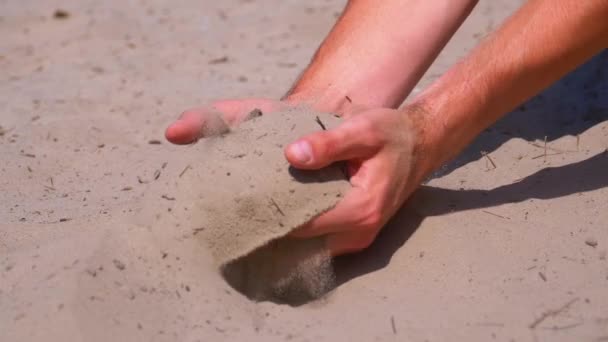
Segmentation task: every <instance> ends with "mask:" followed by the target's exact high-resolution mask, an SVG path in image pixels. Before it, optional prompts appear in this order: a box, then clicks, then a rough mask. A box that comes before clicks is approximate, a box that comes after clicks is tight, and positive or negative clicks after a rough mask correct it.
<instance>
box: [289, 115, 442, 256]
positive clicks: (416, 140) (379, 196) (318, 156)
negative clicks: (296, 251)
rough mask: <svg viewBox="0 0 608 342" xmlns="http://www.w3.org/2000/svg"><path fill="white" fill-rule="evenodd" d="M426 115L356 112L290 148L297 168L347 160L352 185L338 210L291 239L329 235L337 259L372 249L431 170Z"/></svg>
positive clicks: (314, 167) (300, 229) (301, 230)
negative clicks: (426, 148)
mask: <svg viewBox="0 0 608 342" xmlns="http://www.w3.org/2000/svg"><path fill="white" fill-rule="evenodd" d="M423 114H424V113H422V109H420V108H418V107H409V108H406V109H403V110H393V109H385V108H380V109H359V110H354V111H351V112H350V113H345V114H344V116H345V117H346V118H347V119H346V120H345V121H344V122H343V123H342V124H341V125H340V126H338V127H337V128H335V129H333V130H328V131H323V132H318V133H313V134H311V135H308V136H305V137H303V138H301V139H300V140H298V141H296V142H294V143H292V144H290V145H288V146H287V147H286V149H285V156H286V157H287V160H288V161H289V162H290V163H291V164H292V165H293V166H294V167H296V168H300V169H318V168H322V167H325V166H327V165H330V164H332V163H334V162H337V161H348V170H349V173H350V177H351V178H350V182H351V184H352V186H353V187H352V189H351V190H350V191H349V192H348V193H347V194H346V196H345V197H344V198H343V199H342V201H340V202H339V203H338V204H337V205H336V207H334V208H333V209H331V210H329V211H328V212H326V213H324V214H322V215H320V216H319V217H317V218H315V219H313V220H312V221H311V222H309V223H307V224H305V225H304V226H302V227H300V228H299V229H298V230H296V231H294V232H293V233H292V236H295V237H301V238H308V237H312V236H320V235H327V242H328V247H329V249H330V250H331V252H332V254H333V255H339V254H345V253H352V252H356V251H359V250H362V249H364V248H366V247H368V246H369V245H370V244H371V243H372V242H373V241H374V239H375V237H376V235H377V234H378V232H379V231H380V229H381V228H382V226H383V225H384V224H386V223H387V221H388V220H389V219H390V217H391V216H393V215H394V214H395V212H396V211H397V210H398V209H399V208H400V207H401V206H402V205H403V203H404V202H405V200H406V199H407V198H408V197H409V196H410V194H411V193H412V192H413V191H414V190H415V189H416V188H417V187H418V185H419V184H420V183H421V182H422V181H423V180H424V178H425V177H426V175H427V174H428V171H430V170H428V169H427V168H425V167H423V164H424V163H419V162H420V161H421V160H422V159H421V158H420V153H421V152H422V150H423V148H422V145H423V142H424V139H423V134H424V130H423V129H422V124H421V122H422V120H421V119H420V118H422V117H423ZM425 152H426V151H425Z"/></svg>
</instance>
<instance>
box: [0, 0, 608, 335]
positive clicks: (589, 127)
mask: <svg viewBox="0 0 608 342" xmlns="http://www.w3.org/2000/svg"><path fill="white" fill-rule="evenodd" d="M519 3H521V1H510V0H509V1H506V0H500V1H485V2H484V1H481V2H480V3H479V5H478V7H477V8H476V9H475V11H474V13H473V15H472V17H471V18H470V19H469V20H468V21H467V22H466V23H465V25H464V26H463V27H462V29H461V30H459V32H458V33H457V35H456V37H455V38H454V39H453V40H452V41H451V42H450V44H449V45H448V47H447V48H446V50H445V51H444V52H443V53H442V55H441V56H440V58H439V59H438V60H437V61H436V62H435V63H434V64H433V66H432V67H431V69H430V70H429V72H428V73H427V74H426V75H425V76H424V78H423V80H422V81H421V83H420V85H419V86H418V88H417V89H416V92H417V91H420V89H422V88H423V87H424V86H425V85H428V84H429V83H430V82H431V81H432V80H433V79H435V78H437V77H438V76H439V75H441V74H442V73H443V72H444V71H445V70H446V69H447V68H448V67H449V66H450V65H451V64H453V63H455V62H456V61H457V60H458V58H460V57H461V56H463V55H464V54H465V53H466V52H467V51H468V50H469V49H470V48H471V47H472V46H474V44H476V42H477V41H478V40H479V39H482V38H483V36H484V35H485V34H486V33H487V32H489V31H490V30H491V29H493V28H494V27H496V26H497V25H498V24H499V23H500V21H501V20H502V18H504V17H505V16H507V15H509V14H510V13H511V12H512V11H513V10H514V9H515V8H516V7H517V5H518V4H519ZM343 4H344V3H343V2H339V1H338V2H334V1H325V0H319V1H306V2H304V1H290V2H287V1H274V0H272V1H271V0H257V1H236V0H235V1H222V2H218V1H215V2H211V1H193V0H179V1H174V2H171V4H168V3H167V2H166V1H160V0H145V1H137V2H124V1H117V0H112V1H103V2H100V1H89V0H85V1H75V0H62V1H60V2H40V1H20V2H17V1H9V2H3V3H2V5H0V7H1V8H2V10H1V11H0V32H1V33H0V35H1V36H2V39H0V70H2V71H1V72H0V108H2V109H1V112H0V126H2V130H0V131H1V132H2V133H0V154H1V155H2V162H1V163H0V188H1V189H2V191H1V192H0V203H1V204H2V205H0V332H1V334H2V335H1V336H2V338H0V339H1V340H3V341H4V340H7V341H45V342H49V341H107V340H126V341H257V340H260V341H284V340H291V341H344V340H351V341H393V340H396V341H445V340H453V341H463V340H464V341H488V340H493V339H495V340H498V341H602V340H604V339H606V336H608V314H607V312H608V297H606V286H607V285H608V261H607V257H606V253H607V251H608V230H607V222H608V216H607V215H608V202H607V201H606V198H607V196H608V189H607V187H606V186H607V185H608V180H607V179H606V176H605V175H606V171H605V170H606V169H607V168H608V157H607V155H606V153H605V150H606V148H607V147H608V122H607V119H608V118H607V116H608V114H607V110H606V108H608V104H606V100H607V98H608V97H606V96H603V94H606V92H607V91H608V80H607V75H606V73H605V70H606V69H605V66H606V63H607V62H606V57H605V55H604V57H603V58H597V59H595V60H594V61H592V62H591V63H589V64H588V65H586V66H585V68H583V69H581V70H580V71H579V72H577V73H575V74H572V75H571V76H569V77H568V78H566V79H565V80H563V81H562V82H560V83H559V84H557V85H556V86H555V87H552V88H551V89H549V90H547V91H546V92H544V93H543V94H542V96H539V97H535V98H534V99H532V100H530V101H529V102H528V103H526V104H525V105H524V106H521V107H519V108H518V109H517V110H515V111H513V113H511V114H510V115H509V116H508V117H506V118H505V119H504V120H501V122H499V123H498V124H496V125H494V126H493V127H491V128H490V129H488V130H487V131H485V132H484V133H483V134H482V135H481V136H480V137H479V139H477V140H476V141H475V142H474V144H473V145H471V147H470V148H469V149H468V150H467V151H465V152H464V153H463V154H462V155H461V156H460V157H459V158H458V159H457V161H456V162H454V163H452V164H450V165H448V166H446V168H445V169H444V170H442V172H441V173H439V174H438V176H437V177H436V178H434V179H432V180H431V181H430V182H429V183H428V184H426V185H425V186H424V187H423V188H421V189H420V191H418V192H417V193H416V194H415V195H414V196H413V197H412V199H411V200H410V201H409V202H408V205H407V206H405V207H404V208H403V209H402V210H400V211H399V212H398V213H397V215H396V216H395V218H394V219H393V220H392V221H391V222H390V223H389V224H388V225H387V227H385V229H384V230H383V231H382V233H381V234H380V236H379V237H378V240H377V241H376V243H374V244H373V245H372V246H371V247H370V248H369V249H368V250H367V251H365V252H363V253H361V254H358V255H355V256H351V257H346V258H339V259H337V260H335V261H334V262H333V264H332V267H333V271H334V273H335V285H336V288H335V289H334V290H333V291H332V292H331V293H330V294H329V295H328V296H326V297H324V298H323V299H321V300H318V301H313V302H311V303H307V304H302V305H299V306H290V305H283V304H277V303H273V302H268V301H265V302H255V301H252V300H250V299H249V298H247V296H245V295H243V294H241V293H239V292H238V291H235V290H234V289H233V288H232V286H230V285H229V284H228V283H227V282H226V281H225V279H224V278H223V277H222V275H221V274H220V273H219V272H218V270H217V263H216V258H215V257H214V256H213V254H212V252H211V250H210V249H209V248H208V247H207V245H206V244H205V243H204V241H203V239H202V238H201V235H200V234H201V233H202V232H199V231H198V230H196V229H197V228H200V226H197V225H196V223H197V222H196V221H195V219H200V216H199V217H197V216H196V215H195V214H193V212H195V213H196V212H197V210H195V208H196V202H195V201H194V199H196V196H198V194H200V193H201V192H204V190H203V189H202V188H200V187H197V184H196V182H195V180H196V177H198V174H199V173H200V172H202V170H201V168H202V165H203V164H204V155H201V154H200V153H199V152H200V151H199V148H201V146H202V145H199V144H196V145H193V146H171V145H170V144H168V143H166V142H165V141H164V140H163V138H162V134H163V131H164V128H165V127H166V125H167V124H168V123H169V122H170V121H171V120H173V118H175V117H177V115H178V114H179V113H180V112H181V111H183V110H184V109H185V108H189V107H193V106H199V105H204V104H205V103H207V102H208V101H210V100H212V99H215V98H226V97H243V96H253V95H255V96H265V97H269V98H279V97H280V96H281V95H282V94H283V92H284V91H285V90H286V89H288V88H289V87H290V85H291V83H292V82H293V80H294V79H295V78H296V77H297V76H298V73H299V72H300V70H301V69H302V68H303V67H304V66H305V64H306V63H307V60H308V58H309V57H310V56H311V55H312V54H313V53H314V51H315V49H316V47H317V44H318V42H319V41H320V40H321V39H322V37H323V36H324V35H325V33H326V32H327V30H329V29H330V27H331V25H332V24H333V21H334V20H335V17H334V14H335V13H337V12H338V11H339V10H340V8H341V6H342V5H343ZM260 8H266V9H267V8H272V11H271V12H268V11H261V10H260ZM57 9H62V10H64V11H65V12H67V13H69V14H68V15H67V16H60V17H61V18H55V16H54V13H55V12H56V10H57ZM601 67H604V69H601ZM601 70H604V71H601ZM545 136H546V137H547V150H546V151H547V153H546V154H545V148H544V140H545ZM157 141H161V143H160V144H158V143H157ZM151 142H152V143H151ZM481 151H484V152H487V153H488V156H489V158H491V159H492V161H493V162H494V164H495V165H496V167H495V168H494V166H493V165H492V163H491V162H489V160H488V159H487V158H485V157H482V155H481ZM180 175H181V176H180ZM589 242H592V243H591V244H592V245H593V246H592V245H590V244H589Z"/></svg>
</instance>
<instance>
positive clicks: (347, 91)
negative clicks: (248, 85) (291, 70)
mask: <svg viewBox="0 0 608 342" xmlns="http://www.w3.org/2000/svg"><path fill="white" fill-rule="evenodd" d="M476 3H477V0H433V1H426V0H383V1H378V0H351V1H350V2H349V3H348V5H347V7H346V9H345V10H344V13H343V15H342V17H341V18H340V19H339V20H338V21H337V23H336V25H335V26H334V28H333V29H332V30H331V32H330V34H329V35H328V36H327V38H326V39H325V41H324V42H323V43H322V44H321V46H320V47H319V50H318V51H317V53H316V54H315V56H314V58H313V60H312V62H311V64H310V66H309V67H308V68H307V69H306V70H305V71H304V73H303V74H302V76H301V78H300V80H299V81H298V82H297V83H296V84H295V85H294V87H293V88H292V89H291V91H290V92H289V93H288V96H287V99H288V100H295V101H301V100H304V101H306V102H311V103H315V105H316V106H317V107H319V109H323V110H329V111H331V110H339V109H340V108H341V106H342V105H344V103H345V101H348V100H346V96H348V97H349V99H352V101H353V102H355V103H357V104H362V105H366V106H369V107H391V108H396V107H398V106H399V105H400V104H401V102H403V100H404V99H405V97H406V96H407V95H408V94H409V93H410V91H411V90H412V89H413V88H414V86H415V85H416V83H417V82H418V81H419V79H420V78H421V77H422V75H423V74H424V72H425V71H426V70H427V69H428V67H429V66H430V65H431V63H432V62H433V60H434V59H435V58H436V57H437V55H438V54H439V52H440V51H441V49H442V48H443V47H444V46H445V44H447V42H448V41H449V39H450V38H451V37H452V35H453V34H454V32H455V31H456V29H458V27H459V26H460V25H461V24H462V22H463V21H464V19H465V18H466V17H467V16H468V15H469V13H470V12H471V10H472V9H473V7H474V6H475V4H476Z"/></svg>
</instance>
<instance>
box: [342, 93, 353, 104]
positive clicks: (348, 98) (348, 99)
mask: <svg viewBox="0 0 608 342" xmlns="http://www.w3.org/2000/svg"><path fill="white" fill-rule="evenodd" d="M344 97H345V98H346V101H348V102H350V103H353V100H351V99H350V97H348V95H346V96H344Z"/></svg>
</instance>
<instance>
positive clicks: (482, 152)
mask: <svg viewBox="0 0 608 342" xmlns="http://www.w3.org/2000/svg"><path fill="white" fill-rule="evenodd" d="M481 155H482V156H484V157H486V159H487V160H488V161H489V162H490V164H492V167H493V168H495V169H496V163H494V161H493V160H492V158H490V155H489V154H488V152H486V151H481Z"/></svg>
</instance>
